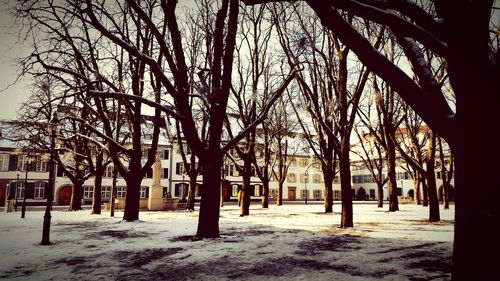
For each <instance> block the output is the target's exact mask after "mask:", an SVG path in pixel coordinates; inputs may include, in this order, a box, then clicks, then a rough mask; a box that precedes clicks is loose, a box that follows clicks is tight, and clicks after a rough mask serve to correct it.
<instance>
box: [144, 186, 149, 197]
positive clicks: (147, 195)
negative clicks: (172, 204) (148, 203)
mask: <svg viewBox="0 0 500 281" xmlns="http://www.w3.org/2000/svg"><path fill="white" fill-rule="evenodd" d="M145 194H146V198H149V188H148V187H146V192H145Z"/></svg>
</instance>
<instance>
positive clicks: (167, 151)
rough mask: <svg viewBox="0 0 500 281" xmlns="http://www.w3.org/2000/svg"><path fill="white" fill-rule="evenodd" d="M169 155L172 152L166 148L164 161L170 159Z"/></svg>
mask: <svg viewBox="0 0 500 281" xmlns="http://www.w3.org/2000/svg"><path fill="white" fill-rule="evenodd" d="M169 153H170V150H168V149H166V148H165V149H164V150H163V159H168V157H169Z"/></svg>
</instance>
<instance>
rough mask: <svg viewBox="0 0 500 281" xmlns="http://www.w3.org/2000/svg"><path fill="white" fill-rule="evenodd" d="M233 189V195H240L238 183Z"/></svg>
mask: <svg viewBox="0 0 500 281" xmlns="http://www.w3.org/2000/svg"><path fill="white" fill-rule="evenodd" d="M232 191H233V192H232V193H231V196H234V197H236V196H238V185H237V184H233V186H232Z"/></svg>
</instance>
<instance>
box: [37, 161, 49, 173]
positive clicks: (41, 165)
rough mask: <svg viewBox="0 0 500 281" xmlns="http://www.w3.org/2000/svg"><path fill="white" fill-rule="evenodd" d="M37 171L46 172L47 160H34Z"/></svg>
mask: <svg viewBox="0 0 500 281" xmlns="http://www.w3.org/2000/svg"><path fill="white" fill-rule="evenodd" d="M36 171H37V172H47V162H46V161H43V160H39V161H36Z"/></svg>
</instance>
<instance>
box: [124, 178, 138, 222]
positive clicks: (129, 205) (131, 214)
mask: <svg viewBox="0 0 500 281" xmlns="http://www.w3.org/2000/svg"><path fill="white" fill-rule="evenodd" d="M125 181H126V183H127V193H126V195H125V210H124V212H123V220H126V221H135V220H138V219H139V202H140V200H141V198H140V192H141V181H142V178H140V177H138V176H133V174H132V175H129V176H127V177H126V178H125Z"/></svg>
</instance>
